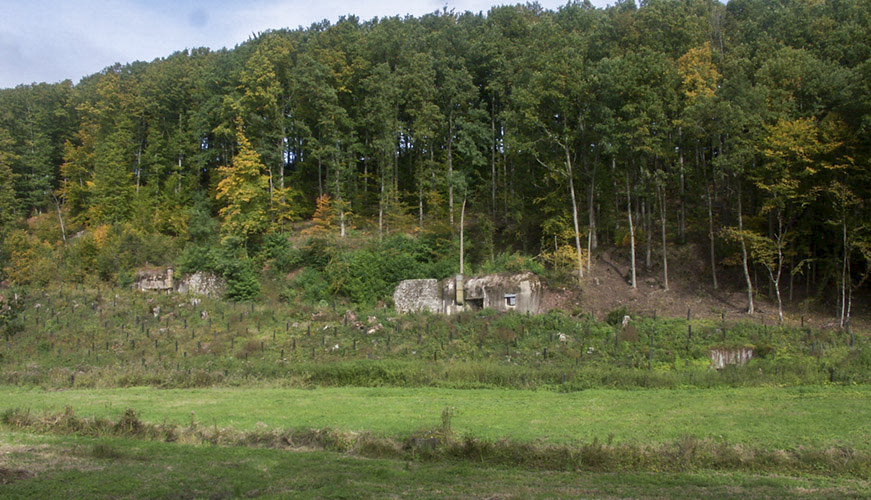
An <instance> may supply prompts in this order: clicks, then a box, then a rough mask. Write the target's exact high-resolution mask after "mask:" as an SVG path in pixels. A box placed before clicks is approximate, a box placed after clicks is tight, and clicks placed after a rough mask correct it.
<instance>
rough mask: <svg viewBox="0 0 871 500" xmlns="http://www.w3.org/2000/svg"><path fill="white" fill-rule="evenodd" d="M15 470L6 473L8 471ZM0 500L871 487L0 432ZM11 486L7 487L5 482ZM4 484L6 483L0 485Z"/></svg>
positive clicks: (582, 494) (863, 492)
mask: <svg viewBox="0 0 871 500" xmlns="http://www.w3.org/2000/svg"><path fill="white" fill-rule="evenodd" d="M13 471H14V472H13ZM0 478H6V479H7V481H0V497H2V498H4V499H9V500H11V499H19V498H21V499H24V498H27V499H29V498H43V499H52V498H58V499H61V498H62V499H67V498H92V499H102V498H239V497H242V498H246V497H247V498H415V499H426V498H504V499H509V498H651V499H652V498H716V499H745V498H814V499H820V498H838V499H840V498H850V497H852V498H867V496H868V495H871V483H869V482H868V481H860V480H843V479H829V478H824V477H793V476H777V477H764V476H757V475H753V474H746V473H726V474H721V473H716V474H713V473H705V472H698V473H693V474H672V473H655V474H651V473H615V474H595V473H588V472H574V471H572V472H546V473H543V472H542V471H531V470H526V469H523V468H505V467H486V466H478V465H475V464H470V463H457V464H453V463H432V464H425V465H423V464H419V463H405V462H401V461H395V460H380V459H361V458H357V457H348V456H343V455H339V454H336V453H329V452H302V453H300V452H285V451H280V450H268V449H252V448H225V447H214V446H191V445H173V444H167V443H157V442H143V441H130V440H125V439H92V438H81V437H69V436H67V437H57V436H34V435H31V434H26V433H9V432H0ZM13 478H14V480H13ZM4 483H6V484H4Z"/></svg>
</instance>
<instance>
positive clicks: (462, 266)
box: [460, 194, 466, 274]
mask: <svg viewBox="0 0 871 500" xmlns="http://www.w3.org/2000/svg"><path fill="white" fill-rule="evenodd" d="M465 225H466V195H465V194H463V205H462V208H460V274H465V271H464V269H465V261H464V256H465V253H466V252H465V235H464V233H463V230H464V227H465Z"/></svg>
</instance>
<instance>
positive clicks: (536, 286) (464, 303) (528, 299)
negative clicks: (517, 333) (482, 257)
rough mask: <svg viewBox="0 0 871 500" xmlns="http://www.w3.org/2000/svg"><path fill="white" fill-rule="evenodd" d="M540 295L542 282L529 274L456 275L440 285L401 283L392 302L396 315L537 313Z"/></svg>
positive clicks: (426, 282)
mask: <svg viewBox="0 0 871 500" xmlns="http://www.w3.org/2000/svg"><path fill="white" fill-rule="evenodd" d="M458 285H459V288H458ZM458 292H459V293H458ZM541 294H542V285H541V280H540V279H539V278H538V276H537V275H535V274H533V273H531V272H524V273H501V274H488V275H485V276H476V277H472V278H464V277H463V276H462V275H457V276H454V277H451V278H447V279H444V280H442V281H441V282H438V281H436V280H433V279H428V280H406V281H403V282H401V283H399V285H398V286H397V287H396V291H395V292H394V293H393V303H394V305H395V307H396V310H397V311H399V312H413V311H430V312H433V313H441V314H457V313H459V312H461V311H477V310H481V309H495V310H497V311H517V312H520V313H527V312H528V313H531V314H537V313H538V312H539V310H540V307H541Z"/></svg>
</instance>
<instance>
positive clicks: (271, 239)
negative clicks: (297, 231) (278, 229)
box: [264, 233, 303, 273]
mask: <svg viewBox="0 0 871 500" xmlns="http://www.w3.org/2000/svg"><path fill="white" fill-rule="evenodd" d="M264 253H265V257H266V259H267V260H268V261H269V262H270V263H271V267H272V268H273V269H275V270H276V271H278V272H281V273H288V272H290V271H293V270H294V269H297V268H298V267H299V266H300V265H301V264H302V262H303V257H302V252H300V251H299V250H297V249H295V248H293V247H292V246H291V245H290V241H288V239H287V234H285V233H273V234H270V235H268V236H267V237H266V242H265V245H264Z"/></svg>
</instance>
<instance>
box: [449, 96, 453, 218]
mask: <svg viewBox="0 0 871 500" xmlns="http://www.w3.org/2000/svg"><path fill="white" fill-rule="evenodd" d="M453 146H454V112H453V111H451V112H450V113H449V115H448V213H449V216H448V217H449V220H450V223H451V226H452V227H453V225H454V155H453Z"/></svg>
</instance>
